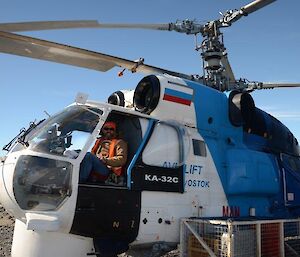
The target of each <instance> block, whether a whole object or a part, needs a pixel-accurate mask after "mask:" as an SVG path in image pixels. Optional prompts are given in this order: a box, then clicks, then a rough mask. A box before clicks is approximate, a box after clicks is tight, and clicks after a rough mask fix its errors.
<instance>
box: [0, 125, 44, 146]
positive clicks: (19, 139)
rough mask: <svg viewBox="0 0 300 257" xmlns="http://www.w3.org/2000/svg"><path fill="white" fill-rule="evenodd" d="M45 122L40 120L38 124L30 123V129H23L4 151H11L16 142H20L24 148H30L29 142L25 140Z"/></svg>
mask: <svg viewBox="0 0 300 257" xmlns="http://www.w3.org/2000/svg"><path fill="white" fill-rule="evenodd" d="M44 120H45V119H43V120H40V121H39V122H38V123H37V124H35V123H34V122H30V123H29V128H28V129H25V128H22V129H21V130H20V132H19V134H18V135H16V136H15V137H14V138H13V139H12V140H11V141H10V142H9V143H8V144H7V145H5V146H4V147H3V148H2V150H4V151H9V150H10V149H11V147H12V145H13V143H14V142H16V141H17V142H18V143H20V144H22V145H23V146H25V147H28V146H29V143H28V142H27V141H25V138H26V136H27V135H28V134H29V133H30V132H31V131H32V130H33V129H35V128H36V127H37V126H38V125H40V124H41V123H42V122H43V121H44Z"/></svg>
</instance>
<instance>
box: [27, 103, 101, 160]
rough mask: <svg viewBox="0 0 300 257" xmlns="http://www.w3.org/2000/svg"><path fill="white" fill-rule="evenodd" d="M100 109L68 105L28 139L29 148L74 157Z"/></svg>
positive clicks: (92, 128)
mask: <svg viewBox="0 0 300 257" xmlns="http://www.w3.org/2000/svg"><path fill="white" fill-rule="evenodd" d="M102 113H103V112H102V111H101V110H99V109H97V108H92V107H82V106H77V105H76V106H70V107H68V108H66V109H65V110H64V111H62V112H61V113H59V114H57V115H55V116H53V117H51V118H49V119H48V121H47V122H45V125H44V126H43V127H42V128H41V129H40V130H39V131H38V132H37V133H35V134H34V135H33V136H32V137H31V138H30V139H29V140H28V144H29V149H31V150H33V151H37V152H43V153H48V154H54V155H64V156H67V157H70V158H76V157H77V156H78V154H79V152H80V151H81V150H82V148H83V147H84V145H85V143H86V142H87V140H88V138H89V136H90V135H91V133H92V132H93V131H94V129H95V127H96V125H97V124H98V122H99V116H100V115H102Z"/></svg>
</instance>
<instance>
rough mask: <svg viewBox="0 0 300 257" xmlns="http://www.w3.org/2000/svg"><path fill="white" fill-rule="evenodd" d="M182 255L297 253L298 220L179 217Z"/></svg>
mask: <svg viewBox="0 0 300 257" xmlns="http://www.w3.org/2000/svg"><path fill="white" fill-rule="evenodd" d="M180 247H181V251H180V254H181V257H209V256H211V257H296V256H300V219H290V220H249V221H244V220H243V221H241V220H239V221H237V220H215V219H182V221H181V233H180Z"/></svg>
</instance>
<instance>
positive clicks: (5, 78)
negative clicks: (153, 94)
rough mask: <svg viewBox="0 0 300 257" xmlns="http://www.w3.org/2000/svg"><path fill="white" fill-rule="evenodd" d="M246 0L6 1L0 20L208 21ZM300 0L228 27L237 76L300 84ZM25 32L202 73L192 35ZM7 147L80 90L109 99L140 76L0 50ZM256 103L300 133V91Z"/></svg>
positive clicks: (260, 95)
mask: <svg viewBox="0 0 300 257" xmlns="http://www.w3.org/2000/svg"><path fill="white" fill-rule="evenodd" d="M248 2H249V1H245V0H234V1H233V0H226V1H225V0H209V1H203V0H191V1H179V0H151V1H141V0H139V1H138V0H122V1H116V0H110V1H101V0H88V1H78V0H72V1H71V0H66V1H61V0H52V1H40V0H26V1H21V0H20V1H8V0H6V1H4V0H1V2H0V3H1V9H0V13H1V16H0V17H1V18H0V22H3V23H5V22H22V21H38V20H75V19H96V20H98V21H100V22H116V23H122V22H124V23H168V22H175V21H176V20H177V19H186V18H189V19H197V20H198V21H208V20H212V19H216V18H218V17H219V13H218V12H219V11H225V10H227V9H232V8H239V7H241V6H243V5H245V4H247V3H248ZM299 9H300V2H299V1H295V0H277V1H276V2H275V3H273V4H271V5H270V6H267V7H265V8H264V9H262V10H259V11H258V12H256V13H253V14H251V15H249V16H248V17H244V18H242V19H241V20H240V21H238V22H236V23H235V24H233V26H232V27H230V28H227V29H226V30H224V37H225V45H226V47H227V50H228V54H229V59H230V62H231V65H232V68H233V70H234V72H235V76H236V77H237V78H239V77H243V78H247V79H249V80H258V81H277V82H300V73H299V65H298V59H299V57H300V47H299V46H300V31H299V26H298V25H299V18H298V15H299ZM24 34H25V35H30V36H33V37H38V38H42V39H46V40H51V41H56V42H59V43H64V44H69V45H73V46H77V47H81V48H86V49H89V50H94V51H98V52H101V53H106V54H110V55H114V56H119V57H123V58H126V59H130V60H135V59H138V58H139V57H143V58H145V63H147V64H149V65H154V66H158V67H162V68H166V69H169V70H174V71H179V72H183V73H187V74H195V73H198V74H201V70H202V68H201V61H200V58H199V55H198V53H197V52H196V51H194V37H193V36H186V35H184V34H178V33H175V32H161V31H149V30H99V29H98V30H97V29H72V30H56V31H36V32H26V33H24ZM0 67H1V71H0V72H1V77H0V88H1V91H0V92H1V130H0V146H1V148H2V146H3V145H5V144H6V143H7V142H8V141H9V140H10V139H11V138H13V137H14V136H15V135H16V134H17V133H18V131H19V130H20V129H21V128H22V127H24V126H25V127H27V126H28V124H29V122H30V121H33V120H35V119H37V120H39V119H42V118H44V117H46V115H45V114H44V111H47V112H48V113H50V114H54V113H56V112H58V111H59V110H61V109H62V108H63V107H65V106H66V105H68V104H70V103H72V102H73V100H74V98H75V95H76V93H77V92H85V93H87V94H89V98H90V99H93V100H99V101H105V100H106V99H107V97H108V96H109V95H110V93H112V92H113V91H116V90H119V89H134V88H135V86H136V84H137V82H138V81H139V80H140V79H141V78H142V75H141V74H134V75H132V74H130V73H125V75H124V76H123V77H122V78H119V77H118V76H117V73H118V71H120V69H113V70H111V71H109V72H107V73H102V72H96V71H92V70H86V69H82V68H76V67H72V66H67V65H62V64H55V63H50V62H45V61H38V60H33V59H29V58H23V57H17V56H11V55H7V54H0ZM252 95H253V97H254V99H255V102H256V105H257V106H258V107H260V108H262V109H264V110H266V111H268V112H270V113H271V114H273V115H274V116H275V117H277V118H278V119H279V120H280V121H282V122H283V123H284V124H285V125H286V126H287V127H289V128H290V129H291V131H292V132H293V133H294V134H295V136H296V137H297V138H298V139H300V101H299V96H300V89H277V90H262V91H256V92H254V93H253V94H252Z"/></svg>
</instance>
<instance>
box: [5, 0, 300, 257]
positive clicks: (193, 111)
mask: <svg viewBox="0 0 300 257" xmlns="http://www.w3.org/2000/svg"><path fill="white" fill-rule="evenodd" d="M272 2H274V0H256V1H254V2H252V3H250V4H248V5H246V6H244V7H242V8H240V9H239V10H230V11H227V12H226V13H225V14H223V15H222V17H221V18H220V19H217V20H213V21H210V22H207V23H205V24H198V23H196V22H194V21H191V20H184V21H177V22H176V23H169V24H158V25H157V24H100V23H98V22H96V21H64V22H61V21H56V22H29V23H14V24H11V23H10V24H0V51H1V52H3V53H8V54H14V55H21V56H25V57H31V58H36V59H41V60H48V61H52V62H57V63H63V64H69V65H73V66H78V67H83V68H89V69H93V70H97V71H102V72H105V71H108V70H110V69H112V68H113V67H116V66H117V67H122V68H123V69H124V71H125V70H129V71H131V72H133V73H134V72H142V73H146V74H147V75H146V76H145V77H144V78H143V79H142V80H141V81H140V82H139V83H138V84H137V86H136V89H135V90H133V91H117V92H114V93H113V94H112V95H111V96H110V97H109V98H108V103H99V102H96V101H89V100H87V97H86V96H85V95H84V94H80V95H78V97H77V98H76V102H75V103H74V104H72V105H70V106H68V107H66V108H65V109H64V110H62V111H61V112H60V113H58V114H56V115H54V116H51V117H49V118H48V119H46V120H43V121H40V122H38V123H32V124H31V125H30V127H29V128H28V129H27V130H23V131H21V132H20V134H19V135H17V136H16V137H15V138H14V139H13V140H12V141H11V142H10V143H9V144H8V145H6V146H5V147H4V149H5V150H7V151H8V153H7V155H6V156H4V157H2V158H1V164H0V172H1V178H0V201H1V203H2V204H3V206H4V207H5V208H6V210H7V211H8V212H9V213H11V214H12V215H13V216H14V217H15V218H16V223H15V231H14V239H13V246H12V256H13V257H21V256H22V257H40V256H45V257H50V256H51V257H52V256H64V257H83V256H87V255H94V256H115V255H116V254H118V253H121V252H124V251H126V250H127V248H128V246H129V245H136V246H139V245H147V244H152V243H155V242H161V241H163V242H168V243H177V242H178V241H179V222H180V219H181V218H183V217H224V218H228V217H252V218H257V219H259V218H260V217H264V218H266V217H267V218H282V217H285V218H288V217H299V215H300V175H299V174H300V173H299V172H300V151H299V143H298V141H297V139H296V138H295V137H294V136H293V134H292V133H291V132H290V130H289V129H288V128H287V127H285V126H284V125H283V124H282V123H280V122H279V121H278V120H277V119H275V118H274V117H272V116H271V115H269V114H268V113H266V112H264V111H262V110H260V109H258V108H257V107H255V103H254V101H253V98H252V97H251V95H250V93H251V91H253V90H258V89H268V88H279V87H300V84H291V83H289V84H283V83H281V84H278V83H262V82H248V81H247V80H245V79H236V78H235V76H234V74H233V72H232V69H231V67H230V64H229V61H228V59H227V53H226V48H225V46H224V44H223V34H222V32H221V31H220V30H221V29H222V28H225V27H229V26H231V24H232V23H234V22H235V21H237V20H239V19H240V18H241V17H243V16H246V15H248V14H251V13H252V12H254V11H256V10H259V9H261V8H262V7H264V6H266V5H268V4H270V3H272ZM78 27H99V28H145V29H157V30H166V31H177V32H181V33H186V34H192V35H200V34H201V35H202V37H203V38H204V40H203V41H202V43H201V45H197V50H201V51H202V53H201V56H202V57H203V62H204V74H203V76H190V75H186V74H181V73H178V72H173V71H169V70H165V69H161V68H157V67H153V66H149V65H146V64H144V61H143V59H139V60H137V61H130V60H126V59H122V58H119V57H114V56H109V55H105V54H102V53H98V52H92V51H88V50H85V49H79V48H75V47H72V46H67V45H62V44H58V43H54V42H50V41H44V40H40V39H37V38H32V37H27V36H23V35H18V34H14V33H12V32H17V31H26V30H43V29H61V28H78ZM121 73H122V72H121ZM225 92H230V94H225ZM107 120H114V121H117V125H118V129H119V135H120V137H122V138H124V139H125V140H126V141H127V142H128V146H129V152H128V162H127V165H126V174H125V175H124V176H123V178H122V180H119V181H118V182H116V181H106V182H105V183H79V182H78V181H79V168H80V163H81V161H82V160H83V158H84V156H85V154H86V153H87V152H89V151H91V148H92V147H93V145H94V143H95V141H96V140H97V137H98V135H99V132H100V131H101V127H102V126H103V124H104V122H105V121H107ZM67 152H68V153H74V152H76V153H77V154H75V155H72V154H66V153H67Z"/></svg>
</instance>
